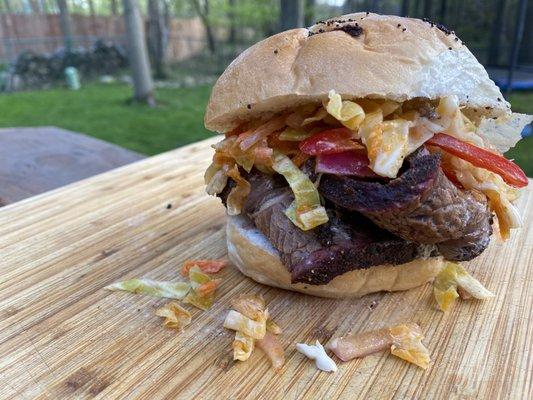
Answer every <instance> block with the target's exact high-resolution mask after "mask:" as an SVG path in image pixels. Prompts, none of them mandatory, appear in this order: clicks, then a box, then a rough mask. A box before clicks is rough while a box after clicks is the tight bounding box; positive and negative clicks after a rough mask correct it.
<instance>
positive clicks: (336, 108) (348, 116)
mask: <svg viewBox="0 0 533 400" xmlns="http://www.w3.org/2000/svg"><path fill="white" fill-rule="evenodd" d="M328 97H329V101H328V103H327V105H326V111H327V112H328V113H329V114H330V115H331V116H333V117H334V118H335V119H336V120H337V121H339V122H340V123H342V124H343V125H344V126H345V127H347V128H348V129H351V130H355V129H357V128H358V127H359V125H361V122H363V120H364V119H365V111H364V110H363V108H362V107H361V106H360V105H359V104H357V103H355V102H353V101H349V100H344V101H343V100H342V98H341V96H340V94H338V93H335V91H334V90H330V91H329V94H328Z"/></svg>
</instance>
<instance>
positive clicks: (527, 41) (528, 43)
mask: <svg viewBox="0 0 533 400" xmlns="http://www.w3.org/2000/svg"><path fill="white" fill-rule="evenodd" d="M526 26H529V28H528V29H526V30H524V38H523V39H522V43H523V45H524V46H523V47H522V51H521V52H520V56H519V58H518V61H519V63H521V64H529V65H530V64H533V4H531V2H530V3H529V4H528V5H527V10H526Z"/></svg>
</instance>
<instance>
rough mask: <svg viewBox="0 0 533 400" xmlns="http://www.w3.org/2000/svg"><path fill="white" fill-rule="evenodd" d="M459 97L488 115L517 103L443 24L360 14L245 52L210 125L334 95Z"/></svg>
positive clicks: (208, 118)
mask: <svg viewBox="0 0 533 400" xmlns="http://www.w3.org/2000/svg"><path fill="white" fill-rule="evenodd" d="M331 89H334V90H335V91H336V92H337V93H339V94H340V95H341V96H342V98H343V99H349V98H362V97H368V98H387V99H390V100H395V101H400V102H402V101H405V100H409V99H412V98H414V97H425V98H429V99H437V98H440V97H444V96H449V95H456V96H457V97H458V98H459V102H460V104H461V105H463V106H466V107H468V108H471V109H477V110H479V111H480V112H482V113H483V114H484V115H488V116H500V115H503V114H506V113H508V112H509V107H510V106H509V103H507V102H506V101H504V100H503V96H502V94H501V92H500V90H499V89H498V87H497V86H496V85H495V84H494V82H493V81H492V80H491V79H490V78H489V76H488V74H487V72H486V71H485V69H484V68H483V66H482V65H481V64H479V62H478V61H477V60H476V58H475V57H474V56H473V55H472V53H471V52H470V51H469V50H468V49H467V48H466V46H465V45H464V44H463V43H462V42H461V41H460V40H459V39H458V38H457V36H455V34H454V33H453V32H450V31H448V30H447V29H446V28H444V27H443V26H441V25H435V24H433V23H430V22H425V21H422V20H419V19H414V18H403V17H396V16H389V15H378V14H367V13H355V14H348V15H343V16H342V17H339V18H335V19H331V20H328V21H321V22H319V23H317V24H315V25H313V26H312V27H310V28H309V29H304V28H301V29H292V30H289V31H286V32H281V33H279V34H277V35H274V36H271V37H269V38H267V39H265V40H263V41H261V42H259V43H257V44H255V45H254V46H252V47H250V48H249V49H247V50H246V51H244V52H243V53H241V54H240V55H239V56H238V57H237V58H236V59H235V60H234V61H233V62H232V63H231V64H230V65H229V66H228V68H227V69H226V71H224V73H223V74H222V76H220V78H219V79H218V81H217V82H216V84H215V86H214V88H213V91H212V93H211V98H210V100H209V104H208V106H207V111H206V114H205V126H206V127H207V128H208V129H210V130H213V131H218V132H225V131H227V130H230V129H233V128H234V127H236V126H237V125H238V124H239V122H240V121H246V120H250V119H254V118H258V117H260V116H261V115H262V114H264V113H267V112H279V111H282V110H284V109H287V108H290V107H294V106H295V105H298V104H302V103H310V102H319V101H322V100H324V99H327V95H328V92H329V91H330V90H331Z"/></svg>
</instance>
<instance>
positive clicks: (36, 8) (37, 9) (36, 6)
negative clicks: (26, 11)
mask: <svg viewBox="0 0 533 400" xmlns="http://www.w3.org/2000/svg"><path fill="white" fill-rule="evenodd" d="M29 4H30V8H31V12H32V13H33V14H41V13H42V12H43V10H42V4H40V3H39V1H38V0H30V1H29Z"/></svg>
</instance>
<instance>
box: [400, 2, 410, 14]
mask: <svg viewBox="0 0 533 400" xmlns="http://www.w3.org/2000/svg"><path fill="white" fill-rule="evenodd" d="M400 15H401V16H402V17H407V16H408V15H409V0H402V9H401V11H400Z"/></svg>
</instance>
